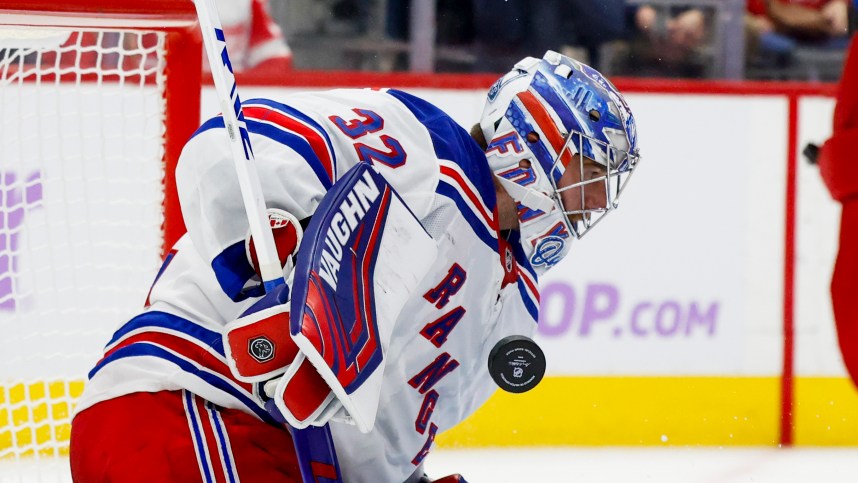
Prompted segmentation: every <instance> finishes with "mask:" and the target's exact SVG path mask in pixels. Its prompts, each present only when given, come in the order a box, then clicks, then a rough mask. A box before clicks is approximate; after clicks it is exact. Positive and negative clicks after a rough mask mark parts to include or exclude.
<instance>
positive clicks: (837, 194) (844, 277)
mask: <svg viewBox="0 0 858 483" xmlns="http://www.w3.org/2000/svg"><path fill="white" fill-rule="evenodd" d="M833 124H834V126H833V131H832V135H831V138H830V139H828V141H826V142H825V144H824V145H823V146H822V150H821V151H820V153H819V158H818V162H819V172H820V174H821V175H822V179H823V181H824V182H825V185H826V187H828V190H829V192H830V193H831V197H832V198H834V199H835V200H837V201H839V202H840V203H842V210H841V212H840V249H839V251H838V253H837V260H836V261H835V264H834V273H833V274H832V277H831V305H832V309H833V312H834V321H835V325H836V327H837V338H838V342H839V344H840V352H841V355H842V356H843V363H844V364H845V366H846V369H847V371H848V373H849V375H850V377H851V378H852V382H853V384H855V387H856V388H858V298H856V297H855V294H856V293H858V164H856V163H855V153H856V152H858V37H853V39H852V44H851V46H850V48H849V53H848V55H847V58H846V65H845V68H844V71H843V77H841V79H840V85H839V86H838V93H837V104H836V106H835V108H834V123H833Z"/></svg>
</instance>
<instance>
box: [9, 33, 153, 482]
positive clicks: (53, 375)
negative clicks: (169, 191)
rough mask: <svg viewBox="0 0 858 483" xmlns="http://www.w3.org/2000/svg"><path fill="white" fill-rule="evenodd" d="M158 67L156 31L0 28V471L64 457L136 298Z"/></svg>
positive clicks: (147, 274) (141, 291) (145, 239)
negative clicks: (88, 388) (76, 415)
mask: <svg viewBox="0 0 858 483" xmlns="http://www.w3.org/2000/svg"><path fill="white" fill-rule="evenodd" d="M163 67H164V39H163V35H160V34H152V33H146V34H142V33H131V32H125V33H120V32H97V31H87V32H68V31H65V32H59V31H56V30H54V31H46V32H34V31H32V30H30V31H28V30H12V29H5V30H4V29H2V28H0V464H3V462H4V461H6V462H8V461H10V460H22V459H24V460H31V461H32V460H39V459H46V460H47V459H50V457H53V456H62V455H67V454H68V439H69V428H70V425H69V423H70V420H71V415H72V410H73V407H74V401H75V399H76V398H77V397H78V396H79V395H80V393H81V391H82V388H83V381H84V380H85V379H86V373H87V371H88V370H89V369H90V368H91V367H92V366H93V364H94V363H95V362H96V361H97V359H98V358H99V356H100V353H101V347H102V346H103V344H104V343H105V342H107V340H108V338H109V335H110V333H111V332H112V331H113V330H114V329H115V328H116V327H117V326H118V325H119V324H120V323H122V322H123V321H124V320H126V319H127V318H128V317H129V316H130V315H132V314H133V313H134V312H135V311H137V310H139V309H140V308H141V307H142V304H143V303H144V301H145V297H146V292H147V289H148V286H149V284H150V282H151V280H152V278H153V276H154V274H155V272H156V271H157V268H158V264H159V256H160V249H161V228H160V227H161V223H162V220H163V215H162V209H161V202H162V199H163V185H162V180H163V176H164V173H163V170H164V168H163V166H162V161H161V160H162V157H163V149H164V147H163V134H164V129H165V128H164V114H165V113H164V99H163V98H164V96H163V90H164V73H163ZM66 464H67V463H66ZM9 478H11V477H10V476H9V475H7V474H4V472H3V471H2V470H0V481H14V480H9Z"/></svg>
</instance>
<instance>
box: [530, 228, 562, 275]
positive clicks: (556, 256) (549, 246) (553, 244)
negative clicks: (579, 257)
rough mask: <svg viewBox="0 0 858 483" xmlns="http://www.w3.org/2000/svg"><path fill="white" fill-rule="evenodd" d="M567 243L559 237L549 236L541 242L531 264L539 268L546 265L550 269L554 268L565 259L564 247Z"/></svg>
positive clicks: (531, 258) (531, 259)
mask: <svg viewBox="0 0 858 483" xmlns="http://www.w3.org/2000/svg"><path fill="white" fill-rule="evenodd" d="M565 245H566V242H565V241H563V239H562V238H560V237H557V236H547V237H545V238H543V239H542V240H540V241H539V243H538V244H537V245H536V249H535V250H534V252H533V256H531V257H530V264H531V265H533V266H535V267H539V266H542V265H545V266H546V267H548V268H551V267H553V266H554V265H556V264H557V262H559V261H560V260H561V259H563V255H562V254H563V247H564V246H565Z"/></svg>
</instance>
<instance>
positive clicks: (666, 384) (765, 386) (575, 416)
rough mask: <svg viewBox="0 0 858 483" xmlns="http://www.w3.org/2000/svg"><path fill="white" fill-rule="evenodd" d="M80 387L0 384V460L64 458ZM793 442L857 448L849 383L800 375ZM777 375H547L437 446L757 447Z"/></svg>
mask: <svg viewBox="0 0 858 483" xmlns="http://www.w3.org/2000/svg"><path fill="white" fill-rule="evenodd" d="M82 391H83V382H82V381H75V382H71V383H65V382H38V383H29V384H26V385H25V384H16V385H13V386H9V387H0V459H4V458H9V457H20V456H28V455H33V454H35V452H38V453H39V454H42V455H49V454H60V455H67V454H68V440H69V434H70V424H69V423H70V417H71V411H72V410H73V406H74V402H75V401H76V400H77V398H78V397H80V394H81V393H82ZM795 401H796V406H795V425H796V427H795V442H796V444H797V445H807V446H835V445H858V391H856V389H855V388H854V387H853V386H852V384H851V382H850V381H849V380H848V379H845V378H822V377H818V378H815V377H799V378H797V379H796V395H795ZM779 418H780V379H779V378H777V377H547V378H545V379H544V380H543V381H542V383H540V385H539V386H538V387H537V388H535V389H534V390H532V391H530V392H528V393H525V394H508V393H504V392H501V391H498V392H497V393H496V394H495V395H494V396H493V397H492V398H491V399H490V400H489V401H488V402H487V403H486V404H485V405H484V406H483V407H482V408H480V409H479V410H478V411H477V412H475V413H474V414H473V415H471V417H469V418H468V419H467V420H465V421H464V422H463V423H462V424H460V425H459V426H457V427H456V428H453V429H452V430H450V431H447V432H444V433H443V434H441V435H439V437H438V444H439V446H441V447H446V448H454V447H484V446H565V445H583V446H614V445H620V446H639V445H647V446H654V445H659V446H668V445H670V446H686V445H689V446H695V445H710V446H711V445H714V446H751V445H765V446H772V445H776V444H777V443H778V440H779V434H778V428H779Z"/></svg>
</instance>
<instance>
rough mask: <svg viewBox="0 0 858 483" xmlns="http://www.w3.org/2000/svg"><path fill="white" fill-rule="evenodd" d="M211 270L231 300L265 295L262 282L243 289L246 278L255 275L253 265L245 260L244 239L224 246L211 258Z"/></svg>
mask: <svg viewBox="0 0 858 483" xmlns="http://www.w3.org/2000/svg"><path fill="white" fill-rule="evenodd" d="M212 270H214V273H215V278H217V282H218V284H220V288H221V289H222V290H223V293H225V294H226V295H227V296H228V297H229V298H230V299H232V301H233V302H241V301H242V300H245V299H247V298H248V297H261V296H262V295H265V290H264V289H263V287H262V283H260V284H259V285H257V286H256V287H251V288H249V289H245V288H244V287H245V285H246V284H247V282H248V280H250V279H251V278H253V276H254V275H256V271H254V270H253V266H251V265H250V262H249V261H248V260H247V252H246V251H245V248H244V240H241V241H238V242H235V243H233V244H232V245H230V246H228V247H226V249H224V251H222V252H220V253H219V254H218V255H217V256H216V257H214V259H213V260H212Z"/></svg>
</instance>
